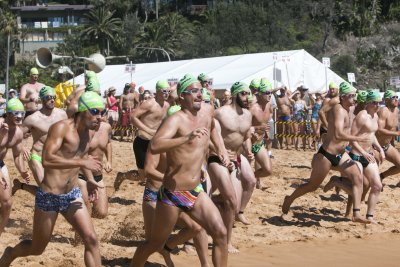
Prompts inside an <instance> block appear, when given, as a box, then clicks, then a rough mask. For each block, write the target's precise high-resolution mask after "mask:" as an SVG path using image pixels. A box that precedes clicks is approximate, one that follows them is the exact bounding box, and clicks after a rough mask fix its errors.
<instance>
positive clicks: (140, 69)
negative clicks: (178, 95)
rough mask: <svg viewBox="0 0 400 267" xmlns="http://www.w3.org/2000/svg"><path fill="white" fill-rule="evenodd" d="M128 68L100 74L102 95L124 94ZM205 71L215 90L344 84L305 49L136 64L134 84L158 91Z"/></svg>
mask: <svg viewBox="0 0 400 267" xmlns="http://www.w3.org/2000/svg"><path fill="white" fill-rule="evenodd" d="M125 67H126V65H108V66H106V67H105V68H104V70H103V71H102V72H100V73H98V74H97V77H98V79H99V81H100V85H101V91H102V92H103V91H104V90H106V89H108V88H109V87H111V86H114V87H115V88H116V89H117V92H116V95H120V94H122V92H123V88H124V85H125V84H126V83H130V82H131V74H130V73H129V72H125ZM274 70H275V71H274ZM202 72H204V73H206V74H207V75H208V76H209V77H210V78H212V79H213V85H212V87H213V88H214V89H215V90H223V89H229V88H230V87H231V85H232V84H233V83H235V82H237V81H243V82H246V83H250V81H251V80H252V79H254V78H262V77H266V78H267V79H269V80H270V81H271V82H272V83H273V84H274V85H275V87H277V86H280V85H286V86H288V88H289V89H290V90H292V91H294V90H295V89H296V88H297V87H298V86H300V85H304V86H305V87H307V88H309V89H310V93H313V92H325V91H326V89H327V85H328V84H329V82H332V81H333V82H335V83H336V84H339V83H341V82H342V81H343V79H342V78H341V77H339V76H338V75H337V74H336V73H334V72H333V71H331V70H330V69H329V68H326V67H325V66H324V65H323V64H322V63H321V62H320V61H318V60H317V59H316V58H314V57H313V56H311V55H310V54H309V53H307V52H306V51H305V50H303V49H302V50H291V51H281V52H271V53H256V54H244V55H235V56H224V57H212V58H199V59H190V60H179V61H170V62H160V63H143V64H136V69H135V72H134V73H133V81H135V82H136V84H137V86H143V87H144V88H145V89H147V90H150V91H154V90H155V84H156V82H157V81H158V80H161V79H165V80H168V79H180V78H181V77H183V76H184V75H185V74H186V73H191V74H193V75H195V76H197V75H198V74H200V73H202ZM274 72H275V76H276V79H275V80H274ZM325 72H326V76H327V77H325ZM70 82H72V80H70ZM75 83H77V84H83V83H84V77H83V74H82V75H79V76H77V77H75Z"/></svg>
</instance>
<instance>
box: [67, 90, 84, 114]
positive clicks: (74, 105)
mask: <svg viewBox="0 0 400 267" xmlns="http://www.w3.org/2000/svg"><path fill="white" fill-rule="evenodd" d="M84 92H85V86H79V87H78V88H76V89H75V91H73V92H72V94H71V95H69V96H68V98H67V100H66V104H67V109H66V113H67V116H68V118H71V117H72V116H73V115H74V114H75V113H76V112H78V101H79V97H80V96H81V95H82V94H83V93H84Z"/></svg>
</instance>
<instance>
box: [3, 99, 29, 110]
mask: <svg viewBox="0 0 400 267" xmlns="http://www.w3.org/2000/svg"><path fill="white" fill-rule="evenodd" d="M12 111H25V108H24V104H22V102H21V101H20V100H19V99H18V98H12V99H10V100H8V102H7V105H6V112H12Z"/></svg>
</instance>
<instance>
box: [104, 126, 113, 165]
mask: <svg viewBox="0 0 400 267" xmlns="http://www.w3.org/2000/svg"><path fill="white" fill-rule="evenodd" d="M107 127H108V143H107V147H106V153H105V154H106V159H107V163H106V166H105V168H104V169H105V170H106V172H110V171H112V144H111V138H110V136H111V133H112V128H111V125H110V124H108V123H107Z"/></svg>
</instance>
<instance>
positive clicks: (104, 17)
mask: <svg viewBox="0 0 400 267" xmlns="http://www.w3.org/2000/svg"><path fill="white" fill-rule="evenodd" d="M114 13H115V11H109V10H107V9H106V8H104V7H98V8H95V9H93V10H91V11H90V12H89V13H88V14H87V15H86V17H87V18H88V19H89V24H88V26H87V27H86V28H85V29H84V30H83V31H82V36H85V35H88V36H91V37H92V38H93V39H95V40H97V41H98V44H99V48H100V51H101V52H103V53H104V52H105V54H106V55H109V54H110V51H109V47H110V43H109V42H110V41H114V39H115V36H116V35H117V34H118V33H119V31H120V27H121V25H122V21H121V19H120V18H115V17H113V15H114Z"/></svg>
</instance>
